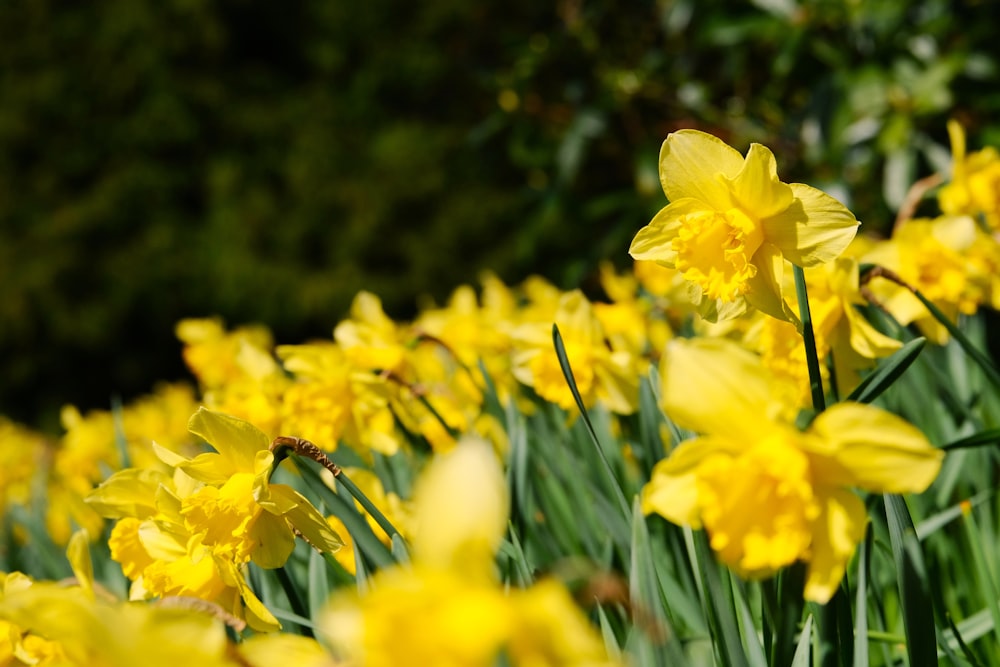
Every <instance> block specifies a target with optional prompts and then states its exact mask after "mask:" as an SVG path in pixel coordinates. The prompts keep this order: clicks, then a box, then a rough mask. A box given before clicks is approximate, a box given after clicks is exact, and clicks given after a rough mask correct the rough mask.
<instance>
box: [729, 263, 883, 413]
mask: <svg viewBox="0 0 1000 667" xmlns="http://www.w3.org/2000/svg"><path fill="white" fill-rule="evenodd" d="M805 277H806V285H807V286H808V292H809V308H810V311H811V315H812V324H813V333H814V334H815V339H816V350H817V354H818V356H819V358H820V359H823V358H826V357H827V355H828V354H831V353H832V357H833V363H834V377H835V379H836V383H837V391H838V394H840V395H844V394H846V393H848V392H850V391H851V389H853V388H854V387H855V386H856V385H857V383H858V382H860V380H861V377H860V375H859V371H860V370H861V369H865V368H871V367H873V366H874V365H875V361H876V359H879V358H882V357H885V356H888V355H890V354H892V353H893V352H895V351H896V350H898V349H899V348H900V347H901V345H902V344H901V343H900V342H899V341H897V340H896V339H894V338H890V337H888V336H886V335H884V334H882V333H881V332H879V331H878V330H877V329H875V328H874V327H873V326H872V325H871V324H870V323H869V322H868V321H867V320H866V319H865V318H864V316H863V315H862V314H861V313H860V312H859V311H858V310H857V308H855V306H856V305H864V304H865V300H864V297H862V295H861V290H860V288H859V284H858V262H857V261H856V260H854V259H852V258H850V257H839V258H837V259H836V260H834V261H832V262H828V263H826V264H823V265H821V266H816V267H813V268H810V269H806V271H805ZM789 279H790V277H789ZM789 291H790V292H792V293H793V296H794V291H793V290H789ZM790 303H791V305H793V306H794V307H795V308H798V298H793V299H791V300H790ZM744 340H745V342H746V344H747V346H748V347H750V348H751V349H753V350H755V351H756V352H759V353H760V355H761V359H762V361H763V363H764V366H765V367H767V369H768V370H769V371H770V372H771V373H773V374H774V375H775V376H776V377H778V378H781V379H782V380H785V381H786V382H787V383H788V388H789V390H790V391H791V390H792V389H793V388H794V387H798V398H797V399H793V400H797V403H798V404H799V405H801V406H802V407H809V406H811V404H812V398H811V393H810V388H809V382H810V380H809V371H808V368H807V364H806V356H805V344H804V343H803V340H802V334H801V333H799V331H798V329H797V328H796V327H795V325H793V324H791V323H790V322H785V321H782V320H776V319H774V318H773V317H764V316H760V317H759V318H758V319H757V320H756V321H755V323H754V324H753V326H751V327H750V329H749V330H748V331H747V332H746V335H745V339H744ZM820 371H821V372H822V374H823V378H824V381H826V380H828V379H829V378H828V375H829V374H828V373H827V369H826V366H825V365H823V366H821V368H820Z"/></svg>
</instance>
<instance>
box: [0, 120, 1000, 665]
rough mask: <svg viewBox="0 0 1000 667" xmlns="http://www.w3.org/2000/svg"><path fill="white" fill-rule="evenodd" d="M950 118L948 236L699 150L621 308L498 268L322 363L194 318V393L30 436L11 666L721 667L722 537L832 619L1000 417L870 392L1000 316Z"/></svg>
mask: <svg viewBox="0 0 1000 667" xmlns="http://www.w3.org/2000/svg"><path fill="white" fill-rule="evenodd" d="M949 130H950V132H951V136H952V142H953V151H954V167H953V174H952V177H951V179H950V180H949V181H948V182H947V183H946V184H945V185H943V187H941V188H940V189H939V190H938V191H937V196H938V206H939V209H940V210H941V212H942V213H941V215H940V216H938V217H935V218H926V217H920V218H912V217H911V218H903V219H901V220H900V221H899V222H898V223H897V225H896V227H895V229H894V231H893V234H892V236H891V237H889V238H873V237H870V236H868V235H866V234H865V233H864V227H863V226H862V227H861V228H860V229H861V231H860V232H858V229H859V227H858V221H857V220H856V219H855V217H854V215H853V214H852V213H851V212H850V211H849V210H848V209H847V208H846V207H844V206H843V205H842V204H840V203H839V202H837V201H836V200H834V199H833V198H832V197H830V196H828V195H826V194H824V193H822V192H820V191H819V190H816V189H815V188H811V187H809V186H806V185H802V184H794V183H793V184H786V183H784V182H782V181H781V180H780V179H779V177H778V168H777V163H776V160H775V157H774V155H772V153H771V152H770V151H769V150H768V149H766V148H764V147H763V146H760V145H756V144H755V145H753V146H752V147H751V148H750V150H749V152H748V153H747V154H746V156H745V157H744V156H741V155H740V154H739V153H738V152H737V151H735V150H734V149H733V148H731V147H729V146H727V145H725V144H724V143H723V142H721V141H720V140H719V139H717V138H715V137H712V136H711V135H707V134H704V133H701V132H696V131H687V130H685V131H681V132H677V133H674V134H671V135H670V136H669V137H668V139H667V140H666V142H665V143H664V147H663V150H662V152H661V163H660V166H661V174H660V175H661V182H662V184H663V187H664V192H665V193H666V195H667V197H668V199H669V202H670V203H669V205H668V206H666V207H665V208H664V209H663V210H662V211H661V212H660V213H659V214H657V216H656V217H655V218H654V219H653V221H652V222H650V224H649V225H648V226H646V227H644V228H643V229H641V230H640V231H639V232H638V234H637V235H636V237H635V239H634V241H633V243H632V247H631V253H632V255H633V256H634V257H635V260H636V261H635V264H634V266H633V268H632V269H631V270H630V271H626V272H624V273H623V272H617V271H615V270H614V269H613V268H612V267H611V266H610V265H607V266H605V267H603V269H602V272H601V276H600V285H601V293H599V294H596V293H595V294H586V293H584V292H583V291H581V290H579V289H575V290H570V291H564V290H561V289H559V288H557V287H556V286H554V285H552V284H551V283H549V282H547V281H545V280H544V279H542V278H538V277H533V278H531V279H529V280H527V281H525V282H524V283H522V284H520V285H515V286H510V285H506V284H504V283H502V282H501V281H500V280H499V279H497V278H496V277H494V276H491V275H487V276H484V277H483V278H482V279H481V283H480V286H479V289H476V288H475V287H473V286H470V285H464V286H461V287H459V288H458V289H456V290H455V291H454V293H453V294H452V296H451V298H450V299H449V300H448V301H447V303H445V304H435V305H432V306H429V307H425V308H424V309H423V310H422V311H421V312H420V314H419V315H418V316H417V317H416V318H414V319H413V320H412V321H410V322H399V321H394V320H393V319H391V318H390V317H388V316H387V315H386V313H385V312H384V311H383V309H382V306H381V303H380V301H379V299H378V297H377V296H375V295H374V294H371V293H368V292H361V293H359V294H358V295H357V297H356V299H355V300H354V303H353V305H352V307H351V310H350V313H349V315H348V317H347V318H346V319H344V320H343V321H342V322H340V323H339V324H337V326H336V327H335V328H334V329H333V331H332V332H331V335H330V336H329V338H327V339H324V340H315V341H309V342H305V343H301V344H294V345H291V344H280V345H275V342H274V340H273V337H272V335H271V334H270V332H269V331H268V330H267V328H266V327H264V326H262V325H252V326H244V327H237V328H233V329H229V328H226V327H225V325H224V324H223V323H222V322H221V321H219V320H217V319H189V320H184V321H182V322H180V323H179V324H178V325H177V329H176V334H177V337H178V338H179V339H180V340H181V341H182V343H183V344H184V349H183V356H184V360H185V362H186V363H187V365H188V367H189V368H190V370H191V373H192V374H193V376H194V378H195V381H196V388H192V387H190V386H188V385H185V384H170V385H163V386H161V387H159V388H157V389H156V390H155V392H154V393H152V394H150V395H149V396H147V397H144V398H142V399H140V400H138V401H135V402H132V403H129V404H127V405H122V406H117V407H115V408H114V409H111V410H107V411H95V412H90V413H87V414H81V413H80V412H79V411H78V410H76V409H75V408H74V407H72V406H67V407H66V408H65V409H64V411H63V414H62V421H63V427H64V429H65V432H64V433H63V435H62V436H61V437H59V438H58V439H56V440H51V439H47V438H45V437H44V436H42V435H40V434H37V433H34V432H32V431H31V430H30V429H28V428H27V427H24V426H21V425H18V424H14V423H11V422H9V421H6V420H0V458H2V462H3V465H2V466H0V512H2V513H3V516H4V523H3V535H2V536H0V539H2V540H3V545H2V546H0V570H4V571H6V572H7V574H4V575H0V576H2V578H0V585H2V588H0V619H3V620H0V664H41V665H63V664H72V665H78V664H79V665H83V664H88V665H89V664H94V665H126V664H135V661H136V660H138V659H139V658H138V657H137V656H148V654H149V651H151V650H153V649H151V647H156V648H155V651H154V652H156V655H157V658H156V659H157V660H160V661H162V664H168V661H169V662H171V663H172V662H175V661H176V659H177V656H179V655H184V656H185V658H184V659H185V660H187V661H188V662H189V663H191V664H205V665H216V664H218V665H246V664H252V665H257V664H261V665H263V664H273V663H272V662H271V659H272V658H271V657H273V656H277V655H281V656H284V657H286V659H287V656H292V655H294V656H297V658H298V659H299V660H300V662H299V663H296V664H312V665H321V664H365V665H398V664H405V663H412V664H440V665H492V664H512V665H529V666H532V667H534V666H536V665H563V664H565V665H605V664H620V663H628V662H636V663H638V664H659V662H658V661H659V660H661V659H664V660H665V659H667V658H669V659H670V660H672V661H675V662H677V661H680V660H682V659H691V660H694V657H693V656H697V655H698V651H699V650H700V649H699V648H698V647H699V642H701V641H704V640H705V637H711V639H710V641H709V646H710V647H711V648H710V649H709V652H710V653H711V652H713V651H714V652H715V654H716V656H717V657H723V658H724V656H725V655H727V654H726V652H725V651H726V650H727V649H724V648H719V646H720V644H719V642H720V641H721V640H720V639H718V637H719V634H718V633H720V632H722V630H718V620H717V619H716V616H713V615H712V614H717V613H718V612H717V611H713V612H711V613H710V612H708V611H704V612H701V611H699V610H703V609H709V608H710V607H711V605H710V604H709V602H707V600H709V597H706V595H707V594H706V592H705V590H704V589H703V588H701V584H700V583H699V584H696V583H695V582H697V581H699V580H698V579H697V576H698V575H697V571H698V570H700V569H703V568H711V567H714V565H709V564H708V563H706V562H704V561H699V558H698V557H697V556H696V554H697V553H698V551H697V542H696V538H695V537H693V536H694V535H702V536H703V537H704V539H705V540H706V542H705V544H706V545H707V547H709V548H710V551H711V552H713V553H714V554H715V557H716V558H717V559H718V561H719V562H721V563H722V564H724V565H726V566H728V568H729V570H730V571H731V572H733V573H735V574H736V575H737V576H738V577H739V578H740V579H732V582H734V583H733V584H732V585H733V586H734V587H739V586H742V585H743V583H744V582H743V580H746V581H748V582H758V581H764V582H765V584H762V585H766V582H767V581H769V580H771V579H772V578H773V577H775V576H778V577H781V576H784V575H785V574H786V573H788V572H790V571H792V570H793V568H794V567H796V566H798V567H804V573H803V574H802V581H801V582H800V585H801V588H800V589H799V591H798V595H797V596H792V597H797V599H798V600H799V602H800V603H801V601H802V600H803V599H805V600H808V601H812V602H816V603H820V604H828V603H831V600H834V599H835V596H836V595H837V593H838V591H839V590H841V589H842V587H843V586H844V585H845V584H844V582H845V574H848V573H849V572H850V564H851V562H852V559H853V558H855V555H856V553H857V551H858V546H859V544H863V543H864V542H865V539H866V534H870V531H871V530H873V528H872V527H871V526H870V525H869V524H870V523H878V526H879V527H881V526H882V523H884V521H885V519H884V517H883V519H882V520H881V521H880V522H876V521H875V520H874V519H872V512H873V510H872V507H873V502H874V501H872V499H873V498H880V497H881V495H880V494H889V495H892V494H902V493H914V494H917V493H921V492H923V491H925V490H927V489H928V487H931V485H932V484H933V483H934V482H935V479H936V478H938V475H939V473H941V474H942V476H944V473H942V471H943V470H944V471H946V472H947V473H948V480H949V481H948V482H947V484H948V485H949V486H946V487H941V488H939V489H938V491H937V493H936V496H935V497H936V500H937V502H938V503H939V505H940V507H939V509H941V510H942V511H943V510H944V508H946V507H949V506H950V505H951V504H953V503H957V502H959V501H965V500H967V499H968V498H969V497H971V491H969V490H968V489H967V488H966V487H964V486H962V483H961V480H962V475H961V474H960V472H958V468H955V467H949V463H950V461H951V460H952V459H950V458H949V459H947V460H946V459H945V455H944V452H943V451H942V449H941V448H940V445H943V444H946V440H943V438H947V439H951V440H957V439H959V438H961V437H968V436H970V434H972V433H974V432H977V431H984V430H985V429H987V428H989V427H992V425H993V424H996V423H998V421H1000V419H998V415H997V410H998V407H997V406H996V405H995V404H994V403H993V402H992V399H989V398H984V397H983V396H984V394H983V392H982V390H981V387H980V386H979V385H976V382H980V383H981V382H982V381H983V380H982V377H981V375H982V373H984V371H980V370H975V367H974V366H968V365H965V366H961V368H962V369H964V370H963V371H962V373H959V375H961V378H959V379H958V380H954V382H964V383H965V384H964V385H963V387H964V389H956V390H955V391H952V390H950V389H949V390H947V392H945V390H941V391H942V392H945V393H948V396H949V397H951V396H952V395H954V396H959V397H960V398H961V396H966V395H968V396H970V398H968V400H965V401H964V402H962V400H959V399H956V400H957V401H958V404H956V405H953V406H951V407H952V409H951V410H950V412H949V415H948V417H947V418H945V417H939V418H937V421H936V422H935V424H936V425H935V426H934V427H933V429H932V428H930V427H928V426H926V425H925V424H924V423H922V422H921V419H922V418H927V413H926V411H923V412H922V409H921V406H920V405H917V404H914V403H913V402H909V403H908V401H907V400H906V396H907V394H905V393H903V392H905V390H904V389H899V387H905V386H906V384H907V379H906V377H905V376H904V377H903V378H902V379H901V380H900V381H899V382H898V383H897V384H896V385H892V386H890V384H892V382H891V381H892V380H893V379H895V378H890V380H889V381H884V383H883V384H882V385H879V386H880V387H881V389H880V391H881V392H884V395H883V396H881V398H879V400H878V401H876V404H872V403H873V400H874V399H875V396H874V395H866V394H865V390H866V389H867V390H871V388H872V383H873V380H874V379H876V378H879V373H878V371H879V370H882V369H886V368H890V367H893V366H897V365H898V366H899V367H900V368H901V370H900V372H902V370H905V368H906V366H905V365H902V364H903V362H904V361H905V362H906V363H912V362H913V357H912V356H908V355H909V351H910V350H911V349H913V347H912V345H913V339H914V338H915V336H917V335H918V334H919V335H920V336H923V337H926V339H927V340H928V341H929V343H930V344H931V345H932V346H937V347H936V348H928V350H927V352H929V353H931V354H935V355H938V356H937V357H935V359H937V358H951V359H952V363H957V362H954V357H955V354H956V353H955V350H956V349H959V348H957V347H956V344H955V342H954V341H952V340H951V339H952V336H953V333H954V332H955V331H958V330H959V329H956V328H955V327H956V325H962V324H963V323H968V322H974V321H975V320H974V319H973V318H974V317H976V314H977V313H978V312H979V311H980V309H983V308H992V309H996V308H997V306H998V305H1000V284H998V280H1000V243H998V241H997V237H996V228H997V225H998V222H997V221H998V218H1000V195H998V190H997V185H996V184H997V183H998V182H1000V176H998V174H1000V154H998V153H997V152H996V151H995V150H993V149H984V150H982V151H979V152H975V153H969V152H968V151H967V150H966V147H965V139H964V134H963V132H962V130H961V128H960V127H959V126H957V125H952V126H950V128H949ZM924 203H925V204H928V205H930V204H933V202H932V201H931V200H927V201H925V202H924ZM805 294H808V309H805V308H804V306H805V305H806V304H805V303H803V302H801V299H802V297H803V295H805ZM923 298H926V299H927V300H929V301H930V302H932V303H933V305H934V306H936V309H937V313H935V312H933V311H931V310H928V307H927V305H926V304H925V303H924V301H923V300H922V299H923ZM806 312H808V316H805V315H804V313H806ZM942 318H943V319H942ZM553 325H554V326H553ZM959 328H961V327H959ZM918 340H919V339H918ZM810 350H813V351H815V354H816V356H817V358H818V359H819V360H820V361H821V364H820V365H819V366H817V367H812V366H810ZM935 350H936V351H935ZM934 363H936V362H934ZM963 363H964V362H963ZM915 368H916V366H915ZM929 368H930V370H928V371H927V372H929V373H931V374H932V375H933V376H935V377H936V378H937V379H938V380H939V381H941V382H944V383H945V384H947V383H948V382H951V381H952V380H949V379H948V377H951V376H952V375H954V374H953V373H952V372H951V370H950V369H952V368H953V367H951V366H949V367H945V366H942V365H940V364H938V365H936V366H929ZM970 368H972V369H973V370H969V369H970ZM986 375H988V373H986ZM946 376H947V377H946ZM970 377H972V378H973V379H971V380H970V379H969V378H970ZM942 378H944V379H942ZM880 381H882V380H880ZM970 387H971V389H970ZM977 387H979V388H978V389H977ZM923 389H924V388H923V387H917V388H916V389H914V390H913V391H922V390H923ZM963 392H964V393H963ZM817 395H818V396H819V398H820V399H821V400H820V401H819V403H821V404H819V405H818V404H817ZM963 400H964V399H963ZM827 401H829V403H830V407H829V408H827V407H826V406H825V403H826V402H827ZM578 408H583V410H584V413H583V415H582V417H583V418H582V419H581V413H580V411H579V409H578ZM911 422H913V423H911ZM932 431H933V432H932ZM289 443H291V444H289ZM292 444H294V447H292ZM286 445H287V446H288V447H291V453H289V451H286V448H285V447H286ZM954 465H955V466H957V465H971V464H969V463H956V464H954ZM978 490H982V489H978ZM928 512H929V513H930V511H929V510H928ZM649 515H658V516H661V517H663V518H665V519H667V520H668V521H669V522H670V524H673V525H670V524H667V523H666V522H663V521H661V520H660V519H655V518H652V517H650V516H649ZM870 520H871V521H870ZM698 529H703V531H704V532H703V533H700V532H695V531H697V530H698ZM699 539H700V538H699ZM64 552H65V553H67V554H68V559H67V558H64V557H63V553H64ZM705 553H708V551H706V552H705ZM702 556H704V554H702ZM685 559H688V560H685ZM692 562H701V565H700V566H698V567H692V566H691V565H690V564H691V563H692ZM713 576H714V575H713ZM849 576H850V577H853V575H849ZM668 582H677V583H673V584H669V583H668ZM734 590H735V589H734ZM740 590H742V589H740ZM762 590H766V589H762ZM668 591H669V593H670V594H669V595H668ZM741 594H742V593H741ZM751 597H752V596H751ZM759 597H760V598H761V599H764V598H766V595H764V594H761V595H760V596H759ZM768 602H770V600H768ZM949 602H951V603H954V604H957V603H955V602H954V600H950V601H949ZM831 604H832V603H831ZM972 611H974V610H972V609H967V610H966V612H967V613H968V614H971V613H972ZM748 613H749V612H748ZM769 613H772V614H774V613H776V612H774V610H771V611H770V612H769ZM860 613H862V614H866V612H865V611H864V610H862V611H861V612H860ZM712 619H716V620H712ZM713 623H714V624H716V625H713ZM794 626H795V624H794V623H793V624H792V626H791V627H793V628H794ZM769 627H771V628H772V630H773V628H776V627H777V624H775V623H771V625H770V626H769ZM886 631H888V629H887V630H886ZM234 640H238V641H234ZM678 640H680V641H678ZM741 641H743V642H750V641H751V640H749V639H747V638H746V637H745V636H744V637H743V639H742V640H741ZM858 641H861V640H860V639H859V640H858ZM775 642H777V640H775ZM744 648H745V647H744ZM774 650H775V651H776V653H775V655H780V654H781V653H780V650H779V649H774ZM782 650H783V649H782ZM143 660H146V657H143ZM498 661H499V662H498ZM504 661H506V662H504ZM723 662H725V660H723ZM143 664H160V663H159V662H156V663H153V662H148V663H143ZM677 664H681V663H680V662H677Z"/></svg>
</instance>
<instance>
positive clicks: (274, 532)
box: [250, 512, 295, 570]
mask: <svg viewBox="0 0 1000 667" xmlns="http://www.w3.org/2000/svg"><path fill="white" fill-rule="evenodd" d="M250 539H251V540H252V541H253V542H254V543H256V544H257V547H256V548H255V549H254V550H253V556H252V558H253V562H254V563H256V564H257V565H259V566H260V567H262V568H264V569H267V570H273V569H274V568H276V567H281V566H282V565H284V564H285V562H286V561H288V557H289V556H290V555H291V553H292V550H293V549H294V548H295V535H294V534H293V533H292V529H291V528H289V527H288V522H287V521H286V520H285V518H284V517H281V516H275V515H273V514H271V513H270V512H261V513H260V515H259V516H258V517H257V518H256V520H254V522H253V524H252V525H251V526H250Z"/></svg>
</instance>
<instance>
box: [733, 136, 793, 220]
mask: <svg viewBox="0 0 1000 667" xmlns="http://www.w3.org/2000/svg"><path fill="white" fill-rule="evenodd" d="M727 180H729V182H730V187H731V188H732V196H733V198H734V199H735V200H736V202H737V203H738V204H739V206H740V207H741V208H742V209H743V211H744V212H746V213H747V215H750V216H751V217H753V218H754V219H756V220H763V219H764V218H769V217H771V216H773V215H777V214H778V213H781V212H782V211H784V210H785V209H786V208H788V206H789V204H791V203H792V189H791V188H790V187H789V186H788V185H787V184H785V183H782V182H781V181H780V180H778V165H777V163H776V162H775V160H774V154H772V153H771V151H770V150H769V149H767V148H766V147H764V146H761V145H760V144H751V145H750V151H749V152H748V153H747V157H746V161H745V162H744V164H743V168H742V169H741V170H740V172H739V174H737V175H736V176H735V177H734V178H731V179H727Z"/></svg>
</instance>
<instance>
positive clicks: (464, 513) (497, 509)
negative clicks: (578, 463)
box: [317, 439, 612, 667]
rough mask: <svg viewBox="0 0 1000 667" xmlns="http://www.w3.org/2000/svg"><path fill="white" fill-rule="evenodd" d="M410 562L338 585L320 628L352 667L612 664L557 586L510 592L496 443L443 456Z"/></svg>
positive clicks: (424, 496) (424, 482) (433, 466)
mask: <svg viewBox="0 0 1000 667" xmlns="http://www.w3.org/2000/svg"><path fill="white" fill-rule="evenodd" d="M414 505H415V519H414V532H413V541H412V564H410V565H405V566H397V567H393V568H388V569H384V570H381V571H379V572H378V573H377V574H376V575H375V576H374V577H373V578H372V580H371V582H370V584H371V585H370V587H369V590H368V592H367V593H366V594H364V595H362V594H359V593H358V592H356V591H350V592H338V593H337V594H335V595H334V597H333V599H332V600H331V601H330V603H329V605H328V606H327V608H326V610H325V611H324V613H323V614H322V616H321V618H320V623H319V627H318V628H317V629H318V631H319V632H320V634H321V635H322V637H324V638H325V639H326V640H327V641H328V642H329V643H330V644H331V645H332V646H333V647H334V648H335V649H337V650H338V651H339V652H341V653H342V654H343V655H344V656H345V657H346V658H348V659H349V660H351V661H352V664H364V665H368V666H369V667H383V666H385V667H389V666H392V667H394V666H395V665H402V664H415V665H416V664H420V665H442V666H446V667H488V666H490V665H494V664H496V661H497V659H498V657H499V656H500V655H501V652H503V653H504V654H505V655H506V657H507V659H508V662H509V663H510V664H511V665H514V666H517V665H525V666H536V665H581V666H582V665H593V666H595V667H596V666H598V665H610V664H612V663H611V661H610V660H608V658H607V655H606V654H605V651H604V646H603V644H602V642H601V641H600V639H599V638H598V636H597V633H596V632H595V631H594V629H593V628H592V627H591V626H590V625H589V624H588V623H587V621H586V619H585V617H584V616H583V615H582V614H581V613H580V611H579V609H578V608H577V607H576V606H575V604H574V603H573V601H572V598H571V597H570V596H569V594H568V593H567V592H566V590H565V588H563V587H562V586H561V585H560V584H558V583H556V582H553V581H549V582H543V583H541V584H538V585H536V586H533V587H532V588H529V589H527V590H524V591H519V590H514V591H505V590H504V588H503V587H502V586H501V585H500V584H499V582H498V581H497V580H496V573H495V567H494V560H493V559H494V557H495V552H496V550H497V548H498V547H499V546H500V543H501V540H502V538H503V535H504V532H505V531H506V526H507V521H508V517H509V515H508V512H509V510H508V498H507V486H506V480H505V478H504V473H503V470H502V468H501V466H500V463H499V461H497V458H496V455H495V454H494V452H493V450H492V448H491V447H490V446H489V445H488V444H487V443H486V442H483V441H480V440H468V439H467V440H463V441H462V442H460V443H459V444H458V445H457V446H456V447H455V449H453V450H452V451H451V452H449V453H447V454H443V455H437V456H436V457H435V458H434V459H433V460H432V462H431V463H430V465H429V467H428V468H427V469H426V470H425V472H424V474H423V475H422V477H421V478H420V479H419V481H418V484H417V488H416V490H415V492H414Z"/></svg>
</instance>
